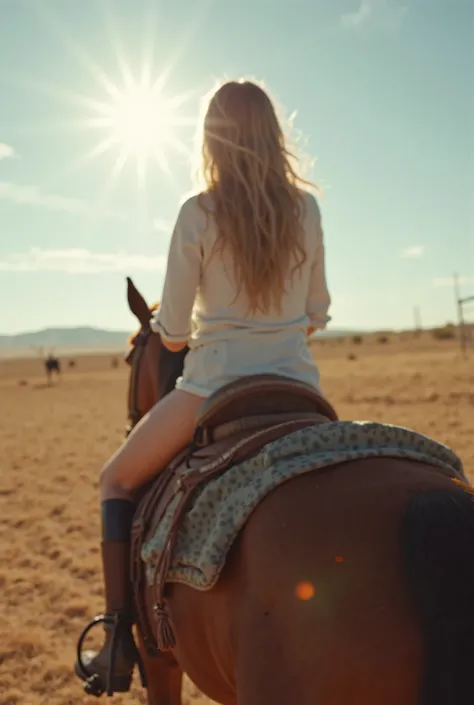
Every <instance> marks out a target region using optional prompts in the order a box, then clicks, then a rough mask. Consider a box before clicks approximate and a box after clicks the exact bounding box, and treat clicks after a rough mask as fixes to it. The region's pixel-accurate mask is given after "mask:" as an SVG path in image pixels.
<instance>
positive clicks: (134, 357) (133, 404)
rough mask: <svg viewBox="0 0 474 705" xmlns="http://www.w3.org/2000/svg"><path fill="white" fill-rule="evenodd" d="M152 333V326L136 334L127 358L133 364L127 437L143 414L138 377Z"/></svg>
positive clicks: (129, 392)
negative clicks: (139, 402) (139, 404)
mask: <svg viewBox="0 0 474 705" xmlns="http://www.w3.org/2000/svg"><path fill="white" fill-rule="evenodd" d="M150 335H153V331H152V330H151V328H147V329H145V330H144V329H143V328H142V329H141V330H140V331H139V332H138V333H137V335H136V336H135V338H134V340H133V347H132V349H131V350H130V352H129V353H128V355H127V356H126V358H125V361H126V362H127V363H128V364H129V365H130V366H131V372H130V383H129V387H128V419H127V424H126V426H125V437H126V438H127V436H128V435H129V434H130V433H131V432H132V431H133V429H134V428H135V426H136V425H137V423H138V422H139V421H140V419H141V418H142V416H143V413H142V412H141V411H140V409H139V408H138V378H139V372H140V363H141V360H142V357H143V353H144V351H145V347H146V345H147V343H148V340H149V338H150Z"/></svg>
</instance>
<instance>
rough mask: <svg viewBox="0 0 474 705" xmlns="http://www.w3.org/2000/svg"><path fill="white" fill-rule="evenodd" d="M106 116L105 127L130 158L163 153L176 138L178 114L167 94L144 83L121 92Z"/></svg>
mask: <svg viewBox="0 0 474 705" xmlns="http://www.w3.org/2000/svg"><path fill="white" fill-rule="evenodd" d="M107 112H108V114H107V115H105V116H104V119H103V122H102V124H103V126H104V127H105V128H108V129H110V137H111V139H112V140H113V141H114V142H115V143H116V144H117V145H118V146H119V147H120V148H122V149H124V150H126V152H127V157H128V156H131V157H135V158H144V157H151V156H153V155H155V156H156V155H157V152H163V149H164V148H165V147H166V144H167V143H168V142H170V141H174V135H173V121H174V119H175V117H176V116H175V115H174V113H173V109H172V107H171V104H170V103H168V102H167V101H166V100H165V99H164V98H163V96H161V95H160V94H156V93H155V92H154V91H152V90H150V89H149V88H147V87H144V86H132V87H130V88H128V89H127V90H125V91H123V92H120V93H118V95H117V96H116V97H115V99H114V100H113V101H112V102H111V104H110V106H109V107H108V110H107Z"/></svg>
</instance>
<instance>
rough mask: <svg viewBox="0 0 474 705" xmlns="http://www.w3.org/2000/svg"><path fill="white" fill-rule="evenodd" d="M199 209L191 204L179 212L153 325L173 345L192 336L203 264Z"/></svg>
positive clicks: (153, 328) (185, 204)
mask: <svg viewBox="0 0 474 705" xmlns="http://www.w3.org/2000/svg"><path fill="white" fill-rule="evenodd" d="M195 208H196V205H195V203H194V202H193V200H191V201H187V202H186V203H184V204H183V206H181V209H180V211H179V214H178V218H177V220H176V224H175V227H174V230H173V234H172V236H171V243H170V248H169V252H168V263H167V267H166V276H165V283H164V287H163V294H162V297H161V304H160V307H159V309H158V310H157V312H156V313H155V315H154V317H153V318H152V320H151V324H150V325H151V328H152V330H153V331H155V332H156V333H159V334H160V335H161V336H162V338H163V339H164V340H167V341H170V342H182V341H185V340H189V338H190V336H191V313H192V310H193V306H194V300H195V298H196V291H197V288H198V286H199V283H200V279H201V261H202V253H201V246H200V243H199V233H198V225H197V218H196V212H195Z"/></svg>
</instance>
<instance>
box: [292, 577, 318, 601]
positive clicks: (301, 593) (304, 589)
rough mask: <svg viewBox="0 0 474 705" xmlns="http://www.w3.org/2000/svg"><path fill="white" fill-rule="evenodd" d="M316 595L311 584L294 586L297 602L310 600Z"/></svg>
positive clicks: (304, 583) (305, 583)
mask: <svg viewBox="0 0 474 705" xmlns="http://www.w3.org/2000/svg"><path fill="white" fill-rule="evenodd" d="M315 594H316V590H315V589H314V585H313V583H310V582H307V581H304V582H302V583H298V585H297V586H296V597H297V598H298V599H299V600H311V598H312V597H314V596H315Z"/></svg>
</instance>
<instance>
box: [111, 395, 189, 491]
mask: <svg viewBox="0 0 474 705" xmlns="http://www.w3.org/2000/svg"><path fill="white" fill-rule="evenodd" d="M202 402H203V399H202V397H198V396H196V395H194V394H189V393H188V392H183V391H181V390H180V389H175V390H174V391H172V392H171V393H170V394H168V395H167V396H166V397H165V398H164V399H162V400H161V401H160V402H159V403H158V404H156V405H155V406H154V407H153V408H152V409H151V410H150V411H149V412H148V414H146V416H144V417H143V419H142V420H141V421H140V422H139V423H138V424H137V425H136V427H135V428H134V429H133V431H132V432H131V434H130V435H129V437H128V438H127V440H126V441H125V443H124V444H123V445H122V447H121V448H119V450H118V451H117V452H116V453H115V454H114V455H113V456H112V457H111V458H110V460H108V461H107V463H106V464H105V466H104V468H103V470H102V473H101V477H100V498H101V501H102V502H103V501H105V500H107V499H128V498H129V497H130V496H131V493H132V492H133V490H135V489H136V488H137V487H140V486H142V485H143V484H145V482H147V481H149V480H150V479H151V478H152V477H153V476H154V475H155V474H157V473H158V472H159V471H160V470H163V469H164V468H165V467H166V466H167V465H168V463H169V462H170V461H171V460H172V459H173V458H174V457H175V456H176V455H177V453H179V452H180V451H181V450H182V449H183V448H185V447H186V446H187V445H188V444H189V443H190V442H191V439H192V437H193V433H194V428H195V424H196V414H197V412H198V409H199V407H200V406H201V404H202Z"/></svg>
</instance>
